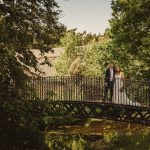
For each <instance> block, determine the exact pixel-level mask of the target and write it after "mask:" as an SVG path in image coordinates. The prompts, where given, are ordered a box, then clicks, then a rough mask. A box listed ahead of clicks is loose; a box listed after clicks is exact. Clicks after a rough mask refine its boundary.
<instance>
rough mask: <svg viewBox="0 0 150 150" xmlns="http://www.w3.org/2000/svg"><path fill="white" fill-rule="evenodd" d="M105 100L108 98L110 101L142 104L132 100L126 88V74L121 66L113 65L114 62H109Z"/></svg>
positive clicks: (135, 104) (106, 74)
mask: <svg viewBox="0 0 150 150" xmlns="http://www.w3.org/2000/svg"><path fill="white" fill-rule="evenodd" d="M104 82H105V84H104V100H106V99H107V98H108V92H110V94H109V95H110V97H109V101H110V102H112V103H117V104H124V105H134V106H140V103H138V102H133V101H131V100H130V99H129V98H128V97H127V94H126V91H125V89H124V74H123V72H122V71H121V69H120V67H118V66H115V67H114V66H113V63H112V62H110V63H109V64H108V68H107V70H106V73H105V80H104Z"/></svg>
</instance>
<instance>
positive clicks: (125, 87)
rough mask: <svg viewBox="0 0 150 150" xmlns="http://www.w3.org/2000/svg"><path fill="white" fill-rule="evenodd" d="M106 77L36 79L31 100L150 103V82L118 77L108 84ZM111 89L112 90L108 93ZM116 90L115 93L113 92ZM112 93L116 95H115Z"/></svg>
mask: <svg viewBox="0 0 150 150" xmlns="http://www.w3.org/2000/svg"><path fill="white" fill-rule="evenodd" d="M104 82H105V81H104V78H102V77H81V76H61V77H59V76H54V77H40V78H32V79H31V80H30V81H28V86H29V87H31V89H32V90H31V91H30V94H29V96H28V99H30V100H37V99H39V100H52V101H86V102H101V103H114V104H121V105H131V106H139V107H140V106H141V107H149V106H150V82H149V81H133V80H124V81H122V79H115V80H114V81H113V87H112V89H111V87H109V83H108V85H107V87H106V85H105V84H104ZM107 88H108V92H106V90H107ZM111 90H112V93H113V94H112V93H111ZM111 94H112V98H110V97H111Z"/></svg>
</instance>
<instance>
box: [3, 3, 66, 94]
mask: <svg viewBox="0 0 150 150" xmlns="http://www.w3.org/2000/svg"><path fill="white" fill-rule="evenodd" d="M59 14H60V10H59V7H58V5H57V3H56V2H55V0H41V1H39V0H34V1H32V0H27V1H25V0H22V1H20V0H1V1H0V35H1V36H0V66H1V68H0V89H1V93H2V91H3V92H5V91H7V90H6V89H8V87H9V86H10V85H11V83H13V86H14V83H15V86H17V85H18V86H19V85H20V81H22V80H23V79H24V78H25V77H26V76H25V73H24V70H29V68H34V69H35V70H36V71H38V67H37V59H36V57H35V56H34V54H33V53H32V49H37V50H39V51H40V52H41V55H43V54H44V53H45V52H49V51H52V46H53V45H54V44H56V43H57V42H58V41H59V38H60V36H61V33H62V31H63V29H64V28H63V26H62V25H61V24H60V23H59V22H58V17H59ZM44 63H48V61H47V58H46V57H45V61H44ZM4 87H5V88H4ZM5 93H7V92H5Z"/></svg>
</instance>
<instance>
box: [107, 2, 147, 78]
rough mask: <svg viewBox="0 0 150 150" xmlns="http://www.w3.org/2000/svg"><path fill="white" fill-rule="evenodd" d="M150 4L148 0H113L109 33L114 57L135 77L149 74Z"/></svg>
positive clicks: (145, 76) (144, 76)
mask: <svg viewBox="0 0 150 150" xmlns="http://www.w3.org/2000/svg"><path fill="white" fill-rule="evenodd" d="M149 8H150V3H149V0H130V1H129V0H113V1H112V10H113V13H112V15H113V17H112V19H111V20H110V37H111V38H112V40H113V46H114V54H115V59H117V60H118V61H119V62H120V63H121V64H122V66H124V68H126V70H129V71H130V73H129V74H130V76H134V77H136V78H148V79H149V78H150V76H149V74H150V67H149V64H150V31H149V28H150V16H149V14H150V9H149ZM125 66H126V67H125Z"/></svg>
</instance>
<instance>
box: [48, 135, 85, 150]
mask: <svg viewBox="0 0 150 150" xmlns="http://www.w3.org/2000/svg"><path fill="white" fill-rule="evenodd" d="M45 140H46V143H47V145H48V147H49V149H50V150H54V149H56V150H66V149H67V150H84V144H85V141H84V140H83V139H82V138H81V137H80V135H67V134H66V135H60V134H58V135H49V134H47V136H46V139H45Z"/></svg>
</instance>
